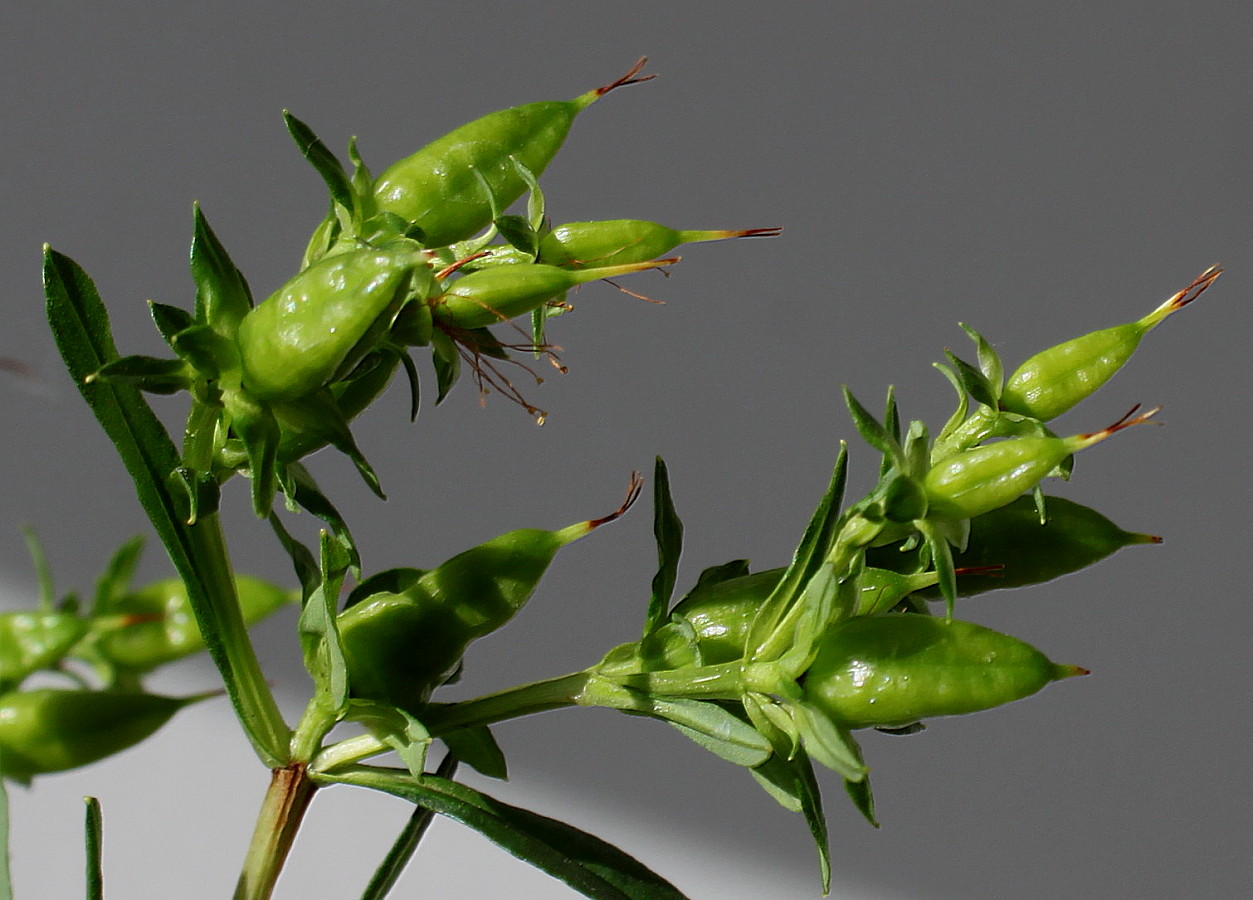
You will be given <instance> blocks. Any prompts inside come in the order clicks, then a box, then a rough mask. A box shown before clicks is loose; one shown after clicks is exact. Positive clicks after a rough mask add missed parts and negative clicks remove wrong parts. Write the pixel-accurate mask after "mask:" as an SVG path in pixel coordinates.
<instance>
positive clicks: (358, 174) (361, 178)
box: [348, 136, 404, 222]
mask: <svg viewBox="0 0 1253 900" xmlns="http://www.w3.org/2000/svg"><path fill="white" fill-rule="evenodd" d="M348 160H349V162H351V163H352V189H353V192H354V193H355V194H356V196H357V197H368V196H370V195H371V194H372V193H373V191H374V176H372V175H371V174H370V170H369V168H368V167H367V166H366V164H365V160H363V159H362V158H361V152H360V151H359V150H358V149H357V138H356V137H355V136H354V137H350V138H349V139H348ZM396 218H397V219H400V216H396ZM401 221H402V222H403V221H404V219H401Z"/></svg>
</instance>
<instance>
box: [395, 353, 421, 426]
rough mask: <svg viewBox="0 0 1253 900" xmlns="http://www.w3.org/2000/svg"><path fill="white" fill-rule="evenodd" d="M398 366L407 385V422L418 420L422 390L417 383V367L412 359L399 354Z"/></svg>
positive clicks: (406, 355) (407, 355)
mask: <svg viewBox="0 0 1253 900" xmlns="http://www.w3.org/2000/svg"><path fill="white" fill-rule="evenodd" d="M399 359H400V365H401V367H402V368H403V369H404V370H405V382H406V383H407V384H408V385H409V421H410V422H416V421H417V420H418V412H419V410H420V409H421V407H422V388H421V383H420V382H419V381H418V367H417V364H416V363H414V361H413V357H412V356H410V355H409V354H408V353H404V352H401V353H400V356H399Z"/></svg>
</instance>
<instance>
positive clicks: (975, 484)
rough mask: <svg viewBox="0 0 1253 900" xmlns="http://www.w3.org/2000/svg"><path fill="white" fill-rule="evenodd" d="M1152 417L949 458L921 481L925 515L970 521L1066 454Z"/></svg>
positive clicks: (1022, 488) (1007, 442) (1029, 486)
mask: <svg viewBox="0 0 1253 900" xmlns="http://www.w3.org/2000/svg"><path fill="white" fill-rule="evenodd" d="M1156 412H1157V410H1156V409H1152V410H1149V411H1148V412H1146V413H1141V414H1140V415H1134V413H1135V409H1133V410H1132V411H1131V412H1129V413H1128V414H1127V415H1125V416H1123V418H1121V419H1119V420H1118V421H1117V422H1115V423H1114V424H1113V425H1110V426H1109V427H1108V428H1103V429H1101V430H1100V431H1095V432H1092V433H1090V434H1076V435H1071V436H1070V437H1065V438H1058V437H1021V438H1013V439H1009V440H1004V441H995V442H993V443H991V444H984V445H982V446H979V447H975V448H974V449H971V450H965V451H963V452H961V453H955V454H953V455H952V456H949V457H946V458H945V459H943V460H941V461H940V462H939V463H937V464H936V465H934V466H932V468H931V470H930V471H928V472H927V474H926V476H925V477H924V478H923V483H922V484H923V490H924V491H925V492H926V495H927V502H928V510H929V511H928V515H929V516H936V517H941V518H948V519H973V518H975V517H976V516H981V515H983V514H984V513H988V512H991V511H992V510H994V509H998V508H1000V507H1002V506H1005V505H1006V504H1008V503H1011V502H1013V501H1014V500H1016V499H1018V497H1020V496H1021V495H1022V494H1024V493H1025V492H1027V491H1029V490H1031V489H1032V488H1033V487H1035V486H1036V485H1037V484H1038V483H1039V482H1040V481H1041V480H1043V479H1044V477H1045V476H1047V475H1048V474H1049V472H1051V471H1053V469H1054V468H1056V467H1057V466H1058V464H1060V463H1061V462H1062V461H1063V460H1064V459H1066V457H1068V456H1070V454H1072V453H1076V452H1078V451H1080V450H1083V449H1084V448H1086V447H1091V446H1092V445H1093V444H1097V443H1100V442H1101V441H1103V440H1105V439H1106V438H1107V437H1109V436H1110V435H1112V434H1115V433H1117V432H1119V431H1122V430H1123V429H1124V428H1130V427H1131V426H1132V425H1138V424H1140V423H1141V422H1145V421H1147V420H1148V419H1149V418H1151V417H1152V416H1153V415H1154V414H1155V413H1156Z"/></svg>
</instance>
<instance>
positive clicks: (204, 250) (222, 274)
mask: <svg viewBox="0 0 1253 900" xmlns="http://www.w3.org/2000/svg"><path fill="white" fill-rule="evenodd" d="M193 215H194V217H195V226H194V228H193V232H192V239H191V277H192V280H193V281H194V282H195V283H196V321H197V322H199V323H201V324H202V325H208V326H209V327H210V328H212V329H213V330H214V331H215V332H217V333H218V334H220V335H221V336H222V337H225V338H230V339H234V337H235V332H236V331H237V330H238V329H239V323H240V321H241V320H242V319H243V318H244V316H246V315H247V314H248V311H249V310H250V309H252V291H250V290H249V289H248V282H247V281H246V280H244V275H243V273H242V272H240V271H239V269H238V268H237V267H236V266H235V263H234V262H232V261H231V257H230V254H228V253H227V252H226V248H225V247H223V246H222V242H221V241H219V240H218V236H217V235H216V234H214V233H213V229H212V228H210V227H209V221H208V220H207V219H206V218H205V217H204V213H203V212H201V210H200V204H198V203H197V204H196V205H195V206H194V208H193ZM153 317H154V318H156V313H155V311H154V314H153ZM157 327H158V328H159V329H161V333H162V334H165V329H164V328H162V327H161V323H160V322H158V323H157ZM180 330H182V329H180ZM166 340H169V338H166Z"/></svg>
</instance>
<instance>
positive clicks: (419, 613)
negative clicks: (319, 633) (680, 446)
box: [338, 482, 639, 712]
mask: <svg viewBox="0 0 1253 900" xmlns="http://www.w3.org/2000/svg"><path fill="white" fill-rule="evenodd" d="M638 493H639V485H638V483H636V482H633V483H632V491H631V493H630V494H629V495H628V497H627V501H626V502H625V503H624V504H623V505H622V506H621V507H619V508H618V509H617V510H615V511H614V512H613V513H611V514H610V515H608V516H605V517H603V518H600V519H593V520H590V521H586V522H579V523H577V524H575V525H571V526H569V527H567V528H563V529H561V530H559V531H543V530H541V529H536V528H525V529H520V530H517V531H510V532H507V533H506V534H502V535H500V536H498V537H495V538H492V539H491V540H490V541H487V542H486V543H483V544H479V545H478V546H477V547H472V548H471V549H469V550H466V551H464V552H462V553H459V554H457V555H456V556H454V557H452V558H451V559H449V560H447V561H446V562H444V563H441V564H440V565H439V566H438V567H436V568H435V569H431V570H429V571H421V570H417V569H407V570H399V571H400V572H401V577H398V578H392V579H391V582H390V583H386V584H385V586H386V587H388V588H394V590H380V591H377V592H375V593H372V594H370V595H368V596H365V597H362V598H360V599H359V602H356V603H354V604H353V605H351V606H349V607H348V608H346V609H345V610H344V611H343V612H341V613H340V614H339V618H338V627H339V635H340V641H341V643H342V646H343V648H344V658H345V660H346V662H347V664H348V682H349V686H350V689H351V691H352V694H353V696H354V697H358V698H362V699H367V700H376V701H380V702H383V703H389V704H392V705H395V706H398V707H400V708H402V709H406V710H408V711H410V712H416V711H417V710H418V709H419V708H420V707H421V705H422V704H423V703H425V702H426V700H427V698H428V697H429V696H430V693H431V691H432V690H433V689H434V688H436V687H437V686H439V685H440V684H442V683H443V682H444V681H445V680H447V678H448V677H449V676H450V675H451V674H452V673H453V672H454V671H455V670H456V668H457V666H458V664H459V663H460V661H461V657H462V656H463V655H464V654H465V651H466V648H467V647H469V645H470V643H471V642H472V641H474V640H476V639H477V638H480V637H483V636H484V635H487V634H490V633H491V632H493V631H495V630H496V629H498V628H500V627H501V626H502V625H504V624H505V623H507V622H508V621H509V620H510V619H512V618H513V617H514V615H516V614H517V612H518V610H520V609H521V608H522V607H523V605H524V604H525V603H526V602H527V600H529V599H530V598H531V595H532V594H533V593H534V592H535V588H536V587H537V585H538V584H539V581H540V579H541V578H542V577H543V575H544V572H545V571H547V569H548V566H549V564H550V563H551V562H552V560H553V557H554V556H556V554H557V551H558V550H560V549H561V548H562V547H564V546H566V545H567V544H570V543H573V542H574V541H577V540H578V539H579V538H582V537H584V536H586V535H588V534H590V533H591V532H592V531H593V530H595V529H596V528H598V527H600V526H601V525H604V524H605V523H607V522H611V521H613V520H614V519H616V518H617V517H618V516H620V515H622V514H623V513H624V512H625V511H626V510H627V508H628V507H629V506H630V505H631V504H632V503H633V502H634V501H635V497H636V496H638ZM380 586H384V585H382V584H381V585H380ZM353 599H356V598H353Z"/></svg>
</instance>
